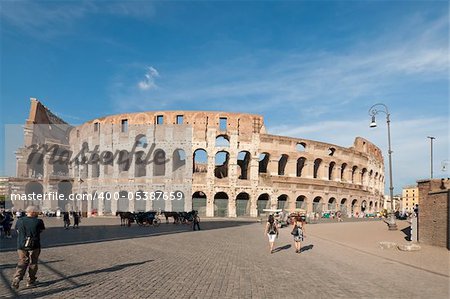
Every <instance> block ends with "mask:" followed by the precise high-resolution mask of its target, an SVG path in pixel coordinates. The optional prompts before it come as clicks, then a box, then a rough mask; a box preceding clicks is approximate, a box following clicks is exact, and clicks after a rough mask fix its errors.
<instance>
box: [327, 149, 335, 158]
mask: <svg viewBox="0 0 450 299" xmlns="http://www.w3.org/2000/svg"><path fill="white" fill-rule="evenodd" d="M335 151H336V149H335V148H334V147H330V148H329V149H328V156H330V157H331V156H333V155H334V152H335Z"/></svg>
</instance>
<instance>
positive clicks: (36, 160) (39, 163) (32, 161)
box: [27, 152, 44, 178]
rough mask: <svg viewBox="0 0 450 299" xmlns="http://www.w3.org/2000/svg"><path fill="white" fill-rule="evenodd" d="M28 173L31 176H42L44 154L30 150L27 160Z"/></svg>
mask: <svg viewBox="0 0 450 299" xmlns="http://www.w3.org/2000/svg"><path fill="white" fill-rule="evenodd" d="M27 166H28V175H29V176H30V177H33V178H42V177H43V176H44V155H43V154H41V153H38V152H32V153H31V154H30V155H29V156H28V160H27Z"/></svg>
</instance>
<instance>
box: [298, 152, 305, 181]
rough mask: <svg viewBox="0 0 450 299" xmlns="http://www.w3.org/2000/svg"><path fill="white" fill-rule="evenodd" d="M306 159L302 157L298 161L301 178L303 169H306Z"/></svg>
mask: <svg viewBox="0 0 450 299" xmlns="http://www.w3.org/2000/svg"><path fill="white" fill-rule="evenodd" d="M305 163H306V158H305V157H300V158H298V159H297V176H298V177H301V176H302V173H303V168H304V167H305Z"/></svg>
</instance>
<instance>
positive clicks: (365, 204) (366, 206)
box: [361, 200, 368, 213]
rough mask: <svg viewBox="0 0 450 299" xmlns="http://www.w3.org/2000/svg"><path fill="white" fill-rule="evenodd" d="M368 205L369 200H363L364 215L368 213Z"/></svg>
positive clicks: (362, 209) (362, 210)
mask: <svg viewBox="0 0 450 299" xmlns="http://www.w3.org/2000/svg"><path fill="white" fill-rule="evenodd" d="M367 208H368V205H367V200H363V201H362V202H361V212H362V213H367V212H368V209H367Z"/></svg>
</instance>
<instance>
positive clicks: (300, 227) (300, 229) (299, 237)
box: [291, 216, 306, 253]
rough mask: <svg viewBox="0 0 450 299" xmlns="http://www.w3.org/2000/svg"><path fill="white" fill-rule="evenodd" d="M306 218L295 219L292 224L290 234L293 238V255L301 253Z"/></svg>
mask: <svg viewBox="0 0 450 299" xmlns="http://www.w3.org/2000/svg"><path fill="white" fill-rule="evenodd" d="M305 223H306V217H305V216H300V217H296V218H295V221H294V223H293V225H292V226H293V227H292V232H291V234H292V235H293V236H294V246H295V253H301V249H302V244H301V242H303V239H304V237H305Z"/></svg>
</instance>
